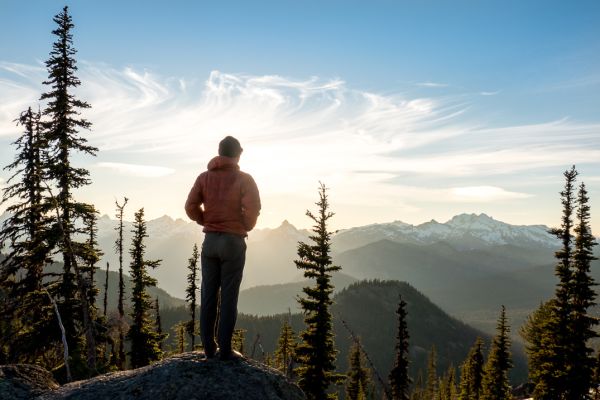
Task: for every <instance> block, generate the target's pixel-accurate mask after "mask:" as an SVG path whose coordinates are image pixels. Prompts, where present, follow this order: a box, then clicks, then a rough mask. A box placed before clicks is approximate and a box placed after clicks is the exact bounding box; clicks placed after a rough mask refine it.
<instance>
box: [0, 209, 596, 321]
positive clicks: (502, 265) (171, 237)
mask: <svg viewBox="0 0 600 400" xmlns="http://www.w3.org/2000/svg"><path fill="white" fill-rule="evenodd" d="M3 218H6V216H5V215H4V216H2V217H0V222H1V221H2V219H3ZM116 224H117V222H116V221H115V220H113V219H111V218H109V217H108V216H103V217H101V218H99V221H98V242H99V246H100V248H101V249H102V250H103V252H104V255H103V258H102V261H101V264H100V267H101V268H102V269H104V268H105V266H106V264H105V263H106V262H109V263H110V269H111V271H115V270H116V269H117V268H118V266H117V256H116V254H115V252H114V242H115V239H116V231H115V227H116ZM147 225H148V235H149V237H148V238H147V240H146V249H147V257H148V258H149V259H162V263H161V266H160V267H159V268H157V269H156V270H152V271H150V273H151V274H152V275H154V276H155V277H156V278H157V279H158V281H159V286H160V287H161V288H162V289H164V290H166V291H167V292H168V293H169V294H171V295H173V296H175V297H179V298H183V297H184V296H185V294H184V290H185V286H186V284H187V283H186V276H187V274H188V270H187V264H188V259H189V257H190V256H191V253H192V246H193V245H194V243H197V244H198V245H200V244H201V243H202V233H201V227H200V226H198V225H197V224H195V223H192V222H186V221H183V220H181V219H177V220H174V219H172V218H170V217H168V216H163V217H161V218H158V219H154V220H149V221H148V222H147ZM131 229H132V224H131V223H130V222H125V249H126V253H125V257H124V258H125V261H124V267H125V271H126V272H127V271H128V269H129V254H128V251H127V250H128V247H129V243H130V239H131ZM309 234H310V233H309V232H308V231H306V230H302V229H296V228H295V227H294V226H293V225H291V224H290V223H289V222H287V221H284V222H283V223H282V224H281V226H279V227H277V228H274V229H257V230H254V231H252V232H250V233H249V236H248V250H247V261H246V267H245V270H244V280H243V283H242V289H244V290H243V291H242V292H241V294H240V303H239V304H240V310H241V311H243V312H245V313H248V314H254V315H269V314H277V313H284V312H287V311H288V310H292V311H297V310H298V308H297V307H298V305H297V301H296V297H297V295H298V294H299V293H300V292H301V288H302V286H303V285H304V283H303V280H304V278H303V277H302V274H301V272H300V271H299V270H298V269H297V268H296V266H295V264H294V262H293V261H294V259H296V258H297V254H296V250H297V243H298V242H299V241H309V239H308V236H309ZM559 245H560V244H559V243H558V241H557V240H556V238H555V237H553V236H552V235H550V234H549V233H548V227H546V226H543V225H510V224H507V223H504V222H501V221H497V220H495V219H493V218H492V217H490V216H488V215H486V214H480V215H476V214H461V215H457V216H455V217H453V218H452V219H450V220H449V221H447V222H445V223H439V222H436V221H430V222H426V223H423V224H420V225H410V224H406V223H403V222H400V221H395V222H391V223H385V224H372V225H366V226H362V227H355V228H351V229H346V230H341V231H338V232H336V233H335V234H334V235H333V236H332V252H333V260H334V262H335V263H336V264H338V265H341V266H342V271H341V272H342V275H339V277H338V278H336V282H335V283H336V290H341V289H343V288H344V287H346V286H347V285H349V284H350V283H352V282H354V281H355V280H362V279H394V280H400V281H405V282H408V283H409V284H411V285H413V286H414V287H416V288H417V289H418V290H420V291H422V292H423V293H424V294H425V295H427V296H428V297H429V298H430V299H431V300H432V301H433V302H434V303H436V304H439V305H440V306H441V307H442V308H443V309H444V310H446V311H447V312H450V313H451V314H452V315H455V316H458V317H459V318H461V319H463V320H464V321H466V322H468V323H471V324H473V325H474V326H476V327H478V328H480V329H483V330H485V331H488V332H493V330H494V321H495V317H496V314H497V310H498V309H499V307H500V305H501V304H504V305H505V306H506V307H507V309H508V315H509V317H511V318H513V319H514V322H515V325H519V324H520V323H521V322H522V321H523V319H524V318H525V317H526V315H527V314H529V312H530V311H531V310H532V309H533V308H535V307H537V306H538V305H539V303H540V302H541V301H543V300H545V299H547V298H549V297H550V296H551V295H552V293H553V290H554V285H555V278H554V273H553V265H554V258H553V257H554V251H555V249H557V248H558V246H559ZM594 265H595V266H596V265H598V263H597V262H596V263H595V264H594ZM598 270H599V268H593V269H592V271H593V274H594V276H595V277H596V279H597V280H598V281H600V271H598Z"/></svg>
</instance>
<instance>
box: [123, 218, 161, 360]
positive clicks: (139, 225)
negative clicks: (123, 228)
mask: <svg viewBox="0 0 600 400" xmlns="http://www.w3.org/2000/svg"><path fill="white" fill-rule="evenodd" d="M132 232H133V235H134V236H133V241H132V245H131V249H130V251H129V254H130V255H131V264H130V271H131V281H132V284H133V289H132V293H131V308H132V309H131V319H132V324H131V326H130V327H129V332H128V333H127V338H128V339H129V340H130V341H131V350H130V352H129V354H130V356H131V366H132V368H139V367H143V366H145V365H148V364H150V363H151V362H152V361H156V360H159V359H160V357H161V355H162V352H161V351H160V349H159V343H160V341H161V337H160V335H159V334H158V333H157V332H156V331H155V330H154V327H153V326H152V325H153V324H152V323H151V321H150V316H149V311H150V309H151V308H152V303H151V301H150V296H149V295H148V293H147V291H146V288H147V287H149V286H156V279H154V278H152V277H151V276H150V275H149V274H148V271H147V268H148V267H151V268H156V267H158V266H159V265H160V262H161V260H154V261H149V260H146V259H145V257H144V255H145V254H144V253H145V249H146V246H145V245H144V238H147V237H148V234H147V233H146V222H145V221H144V209H143V208H141V209H140V210H139V211H138V212H136V213H135V220H134V223H133V231H132Z"/></svg>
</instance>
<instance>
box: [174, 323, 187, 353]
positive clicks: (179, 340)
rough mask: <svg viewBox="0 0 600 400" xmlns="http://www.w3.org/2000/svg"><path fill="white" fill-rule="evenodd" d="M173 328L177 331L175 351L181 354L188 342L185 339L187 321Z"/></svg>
mask: <svg viewBox="0 0 600 400" xmlns="http://www.w3.org/2000/svg"><path fill="white" fill-rule="evenodd" d="M173 330H174V331H175V353H176V354H181V353H183V352H184V351H185V345H186V344H187V343H186V340H185V335H186V332H187V323H186V322H183V321H182V322H179V323H178V324H176V325H175V326H174V327H173Z"/></svg>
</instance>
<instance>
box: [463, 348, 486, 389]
mask: <svg viewBox="0 0 600 400" xmlns="http://www.w3.org/2000/svg"><path fill="white" fill-rule="evenodd" d="M483 367H484V359H483V339H481V338H477V341H476V342H475V344H474V345H473V347H472V348H471V350H470V351H469V354H468V355H467V359H466V360H465V361H464V363H463V365H462V367H461V373H460V384H459V390H460V393H459V396H458V398H459V400H479V398H480V396H481V384H482V380H483Z"/></svg>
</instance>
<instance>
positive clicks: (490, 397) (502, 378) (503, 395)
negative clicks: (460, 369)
mask: <svg viewBox="0 0 600 400" xmlns="http://www.w3.org/2000/svg"><path fill="white" fill-rule="evenodd" d="M496 330H497V333H496V336H495V337H494V340H493V341H492V347H491V348H490V353H489V355H488V360H487V362H486V364H485V369H484V375H483V381H482V388H481V399H482V400H505V399H511V398H512V396H511V387H510V382H509V380H508V371H509V370H510V368H511V367H512V360H511V355H510V338H509V337H508V332H509V331H510V328H509V326H508V322H507V320H506V309H505V308H504V306H502V311H501V312H500V318H499V319H498V325H497V327H496Z"/></svg>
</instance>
